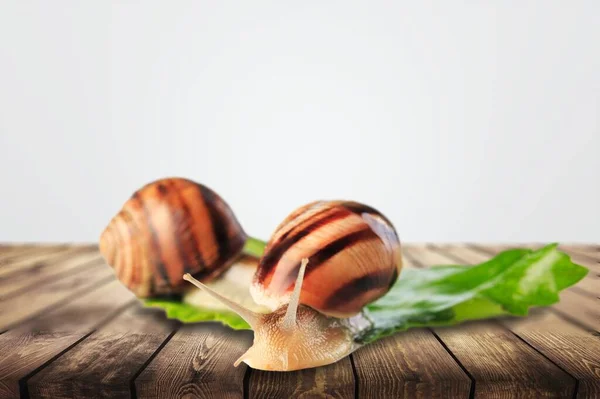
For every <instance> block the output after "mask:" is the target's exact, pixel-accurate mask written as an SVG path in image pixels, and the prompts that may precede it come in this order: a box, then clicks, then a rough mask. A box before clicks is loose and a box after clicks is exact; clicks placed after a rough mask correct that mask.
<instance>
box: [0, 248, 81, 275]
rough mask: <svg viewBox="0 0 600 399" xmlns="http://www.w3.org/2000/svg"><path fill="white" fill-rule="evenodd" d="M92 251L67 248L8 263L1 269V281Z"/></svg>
mask: <svg viewBox="0 0 600 399" xmlns="http://www.w3.org/2000/svg"><path fill="white" fill-rule="evenodd" d="M90 251H91V249H90V248H87V247H73V248H65V249H63V250H60V251H56V252H51V253H45V252H44V253H41V254H35V255H31V256H26V257H24V258H22V259H17V260H12V261H8V263H5V264H4V265H3V266H2V267H0V280H4V279H7V278H10V277H11V276H14V275H15V274H17V273H18V274H21V275H23V274H25V273H28V272H29V271H35V270H36V269H43V268H45V267H48V265H50V266H51V265H52V264H54V263H57V262H61V261H64V260H66V259H69V258H70V257H71V256H75V255H78V254H81V253H86V252H90Z"/></svg>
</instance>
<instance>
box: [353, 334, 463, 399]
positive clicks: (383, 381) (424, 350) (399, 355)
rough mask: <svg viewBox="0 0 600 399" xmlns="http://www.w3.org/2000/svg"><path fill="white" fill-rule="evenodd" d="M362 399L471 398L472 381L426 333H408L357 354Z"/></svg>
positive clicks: (359, 389)
mask: <svg viewBox="0 0 600 399" xmlns="http://www.w3.org/2000/svg"><path fill="white" fill-rule="evenodd" d="M353 356H354V364H355V368H356V375H357V377H358V381H359V383H358V397H359V398H415V397H420V398H468V397H469V392H470V389H471V379H470V378H469V376H467V374H465V372H464V371H463V370H462V369H461V367H460V366H459V365H458V364H457V363H456V362H455V361H454V360H453V359H452V357H451V356H450V354H449V353H448V352H447V351H446V349H444V347H443V346H442V345H441V344H440V342H439V341H438V340H437V339H436V337H435V336H434V335H433V334H432V333H431V331H429V330H427V329H416V330H409V331H406V332H402V333H398V334H395V335H392V336H390V337H387V338H384V339H383V340H381V341H377V342H374V343H372V344H369V345H367V346H365V347H363V348H361V349H359V350H358V351H356V352H355V353H354V355H353Z"/></svg>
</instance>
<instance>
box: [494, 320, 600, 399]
mask: <svg viewBox="0 0 600 399" xmlns="http://www.w3.org/2000/svg"><path fill="white" fill-rule="evenodd" d="M502 323H503V324H504V325H506V326H507V327H508V328H509V329H510V330H512V331H513V332H515V333H516V334H518V336H519V337H521V338H522V339H523V340H524V341H526V342H527V343H528V344H529V345H531V346H532V347H533V348H535V349H536V350H538V351H539V352H541V353H543V354H544V355H545V356H547V357H548V358H549V359H551V360H552V361H553V362H554V363H556V364H557V365H558V366H560V367H561V368H562V369H564V370H565V371H566V372H568V373H569V374H571V375H572V376H574V377H575V378H576V379H577V380H578V382H579V384H578V389H577V397H578V398H600V337H599V336H598V335H597V334H595V333H593V332H591V331H587V330H584V329H582V328H580V327H578V326H576V325H574V324H572V323H569V322H566V321H565V320H564V319H562V318H561V317H559V316H558V315H557V314H556V313H553V312H550V311H548V310H545V309H543V310H542V309H539V310H537V311H534V312H532V314H531V315H530V316H528V317H526V318H508V319H505V320H503V321H502Z"/></svg>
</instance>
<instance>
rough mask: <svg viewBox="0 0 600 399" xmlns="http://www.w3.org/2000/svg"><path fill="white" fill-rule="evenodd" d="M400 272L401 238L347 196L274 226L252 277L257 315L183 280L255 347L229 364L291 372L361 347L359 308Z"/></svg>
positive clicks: (320, 203) (371, 211) (372, 211)
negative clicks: (224, 309) (225, 310)
mask: <svg viewBox="0 0 600 399" xmlns="http://www.w3.org/2000/svg"><path fill="white" fill-rule="evenodd" d="M401 269H402V258H401V251H400V241H399V239H398V236H397V234H396V231H395V228H394V227H393V225H392V223H391V222H390V221H389V220H388V219H387V218H386V217H385V216H383V215H382V214H381V213H379V212H378V211H377V210H375V209H373V208H371V207H369V206H366V205H363V204H360V203H357V202H351V201H315V202H312V203H309V204H307V205H304V206H302V207H300V208H298V209H297V210H296V211H294V212H292V213H291V214H290V215H289V216H288V217H287V218H286V219H285V220H284V221H283V222H281V223H280V225H279V226H278V227H277V228H276V229H275V232H274V233H273V235H272V236H271V239H270V240H269V242H268V243H267V245H266V248H265V252H264V254H263V255H262V257H261V258H260V261H259V265H258V268H257V270H256V272H255V274H254V277H253V280H252V285H251V287H250V291H251V294H252V297H253V299H254V300H255V301H256V302H257V303H258V304H260V305H264V306H266V307H267V308H268V309H269V310H270V313H258V312H255V311H253V310H250V309H248V308H247V307H245V306H242V305H240V304H239V303H236V302H234V301H232V300H231V299H229V298H227V297H226V296H224V295H223V294H221V293H218V292H216V291H214V290H213V289H211V288H210V287H208V286H207V285H205V284H203V283H202V282H201V281H198V280H197V279H195V278H194V277H193V276H191V275H190V274H185V275H184V277H183V278H184V279H185V280H187V281H189V282H190V283H192V284H193V285H195V286H196V287H198V288H200V289H201V290H202V291H204V292H206V293H208V294H209V295H211V296H212V297H214V298H215V299H217V300H219V301H221V302H222V303H223V304H224V305H226V306H228V307H229V308H230V309H231V310H233V311H234V312H236V313H237V314H239V315H240V316H241V317H242V318H243V319H244V320H245V321H246V322H247V323H248V324H249V325H250V326H251V327H252V329H253V330H254V343H253V345H252V346H251V347H250V348H249V349H248V350H247V351H246V352H245V353H244V354H243V355H242V356H241V357H240V358H239V359H238V360H237V361H236V362H235V363H234V365H235V366H237V365H239V364H240V363H241V362H244V363H246V364H247V365H249V366H250V367H252V368H255V369H261V370H277V371H290V370H298V369H303V368H310V367H317V366H321V365H325V364H330V363H334V362H336V361H338V360H340V359H342V358H343V357H345V356H347V355H349V354H350V353H352V352H353V351H355V350H356V349H358V348H359V347H360V346H361V343H360V342H359V341H358V340H357V339H356V338H357V334H358V332H359V331H360V329H361V325H362V326H364V324H365V323H368V320H365V317H364V316H363V315H362V313H361V309H362V308H363V307H364V306H365V305H367V304H369V303H371V302H373V301H375V300H377V299H378V298H380V297H382V296H383V295H385V294H386V293H387V292H388V290H389V289H390V288H391V286H392V285H393V284H394V282H395V281H396V280H397V278H398V275H399V273H400V271H401Z"/></svg>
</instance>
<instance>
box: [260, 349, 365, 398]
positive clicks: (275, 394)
mask: <svg viewBox="0 0 600 399" xmlns="http://www.w3.org/2000/svg"><path fill="white" fill-rule="evenodd" d="M249 392H250V394H249V397H250V398H257V399H260V398H297V397H308V398H312V397H319V398H353V397H354V375H353V373H352V363H351V362H350V357H345V358H344V359H341V360H340V361H338V362H336V363H333V364H329V365H327V366H322V367H316V368H311V369H305V370H298V371H290V372H272V371H261V370H252V372H251V374H250V385H249Z"/></svg>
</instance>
